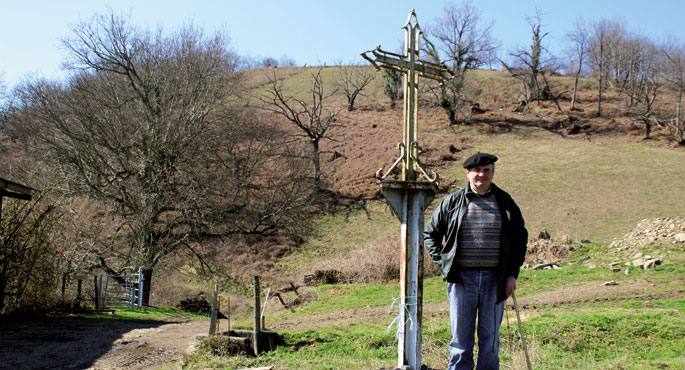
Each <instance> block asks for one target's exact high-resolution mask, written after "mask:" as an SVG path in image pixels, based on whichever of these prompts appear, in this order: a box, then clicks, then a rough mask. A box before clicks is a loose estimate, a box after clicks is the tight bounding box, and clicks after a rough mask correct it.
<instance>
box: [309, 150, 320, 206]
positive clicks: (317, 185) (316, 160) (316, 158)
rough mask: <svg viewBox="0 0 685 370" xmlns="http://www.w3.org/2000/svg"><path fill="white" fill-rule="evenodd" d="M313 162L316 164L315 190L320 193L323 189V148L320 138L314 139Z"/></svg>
mask: <svg viewBox="0 0 685 370" xmlns="http://www.w3.org/2000/svg"><path fill="white" fill-rule="evenodd" d="M310 142H311V143H312V164H313V165H314V190H315V191H316V193H317V194H318V193H319V192H320V191H321V150H320V149H319V140H317V139H312V140H311V141H310Z"/></svg>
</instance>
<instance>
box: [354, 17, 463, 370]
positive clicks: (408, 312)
mask: <svg viewBox="0 0 685 370" xmlns="http://www.w3.org/2000/svg"><path fill="white" fill-rule="evenodd" d="M403 29H404V36H405V37H404V43H405V45H404V53H403V54H402V55H400V54H395V53H391V52H387V51H384V50H382V49H381V47H380V46H378V47H377V48H376V49H373V50H370V51H366V52H364V53H362V54H361V55H362V57H363V58H364V59H366V60H367V61H369V62H370V63H371V64H372V65H373V66H374V67H375V68H376V69H377V70H380V69H381V68H386V69H390V70H393V71H397V72H400V73H402V75H403V87H404V109H403V110H404V119H403V125H402V126H403V140H402V142H401V143H399V144H398V147H399V150H400V154H399V157H398V158H397V159H396V160H395V162H393V164H392V165H391V166H390V168H388V170H387V172H386V173H385V174H383V173H382V172H381V171H380V170H379V172H378V173H377V175H378V177H379V178H380V180H381V192H382V193H383V196H384V197H385V199H386V200H387V202H388V203H389V204H390V207H391V208H392V210H393V212H394V214H395V215H396V216H397V217H398V218H399V220H400V300H399V303H400V310H399V315H398V319H397V325H398V330H397V332H398V343H397V347H398V348H397V364H398V365H397V366H398V367H399V368H404V369H415V370H419V369H421V318H422V305H423V223H424V221H423V213H424V211H425V209H426V206H428V204H430V202H431V201H432V200H433V198H434V197H435V192H436V190H437V185H436V182H437V179H438V177H437V175H433V176H431V175H429V174H428V173H427V172H426V170H425V169H424V168H423V165H422V164H421V162H420V161H419V155H420V154H421V147H420V146H419V141H418V98H419V86H418V81H419V77H424V78H428V79H432V80H435V81H438V82H440V83H442V82H444V81H445V80H448V79H450V78H452V77H453V75H452V73H451V71H450V70H449V69H448V68H447V67H446V66H445V65H444V64H436V63H431V62H428V61H424V60H420V59H419V49H420V46H419V43H420V41H421V36H422V35H423V32H421V28H420V27H419V24H418V21H417V19H416V13H415V12H414V10H412V11H410V12H409V16H408V17H407V22H406V23H405V24H404V27H403ZM397 170H400V171H401V172H400V177H399V179H398V180H395V179H392V178H389V175H390V174H392V173H393V172H395V171H397Z"/></svg>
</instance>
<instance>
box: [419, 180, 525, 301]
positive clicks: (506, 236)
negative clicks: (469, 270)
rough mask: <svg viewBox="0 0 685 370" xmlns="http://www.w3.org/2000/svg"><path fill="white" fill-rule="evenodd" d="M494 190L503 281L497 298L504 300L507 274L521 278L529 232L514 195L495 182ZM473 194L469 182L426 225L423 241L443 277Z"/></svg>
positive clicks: (455, 247)
mask: <svg viewBox="0 0 685 370" xmlns="http://www.w3.org/2000/svg"><path fill="white" fill-rule="evenodd" d="M491 189H492V191H493V192H494V195H495V199H496V200H497V205H498V206H499V210H500V213H501V215H502V232H501V235H500V250H499V265H498V267H497V276H498V278H499V281H500V284H499V285H500V288H499V289H498V301H502V300H504V299H506V298H507V297H506V292H505V289H504V288H505V284H506V278H507V277H508V276H513V277H515V278H518V275H519V270H520V269H521V265H522V264H523V261H524V259H525V257H526V248H527V245H528V231H527V230H526V227H525V223H524V221H523V215H521V210H520V209H519V207H518V206H517V205H516V203H515V202H514V200H513V199H512V198H511V196H510V195H509V194H508V193H507V192H505V191H504V190H502V189H500V188H498V187H497V186H496V185H495V184H492V188H491ZM473 196H476V194H475V193H474V192H473V191H472V190H471V188H470V186H469V185H468V183H467V185H466V187H465V188H463V189H461V190H458V191H455V192H453V193H451V194H450V195H448V196H447V197H445V199H443V200H442V202H441V203H440V205H439V206H438V208H436V209H435V211H434V212H433V217H431V219H430V221H429V222H428V224H426V228H425V231H424V233H423V234H424V237H423V243H424V246H425V247H426V249H427V250H428V253H429V254H430V256H431V258H432V259H433V262H434V263H435V264H437V265H438V268H439V269H440V274H441V275H442V277H443V279H447V276H448V275H449V273H450V269H451V268H452V261H453V260H454V255H455V252H456V250H457V248H459V245H458V242H457V235H459V227H460V226H461V223H462V220H463V219H464V215H465V214H466V211H467V210H468V208H469V202H470V199H471V197H473ZM457 276H458V275H457Z"/></svg>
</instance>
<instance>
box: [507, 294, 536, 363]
mask: <svg viewBox="0 0 685 370" xmlns="http://www.w3.org/2000/svg"><path fill="white" fill-rule="evenodd" d="M511 299H513V300H514V310H516V321H518V324H519V335H520V336H521V343H523V353H524V354H525V355H526V365H528V370H533V365H532V364H531V363H530V356H529V355H528V344H527V343H526V337H524V336H523V325H521V314H520V313H519V305H518V303H516V295H515V294H514V292H511Z"/></svg>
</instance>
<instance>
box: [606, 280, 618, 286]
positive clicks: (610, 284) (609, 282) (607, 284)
mask: <svg viewBox="0 0 685 370" xmlns="http://www.w3.org/2000/svg"><path fill="white" fill-rule="evenodd" d="M602 285H604V286H612V285H618V283H617V282H616V281H615V280H611V281H605V282H604V284H602Z"/></svg>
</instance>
